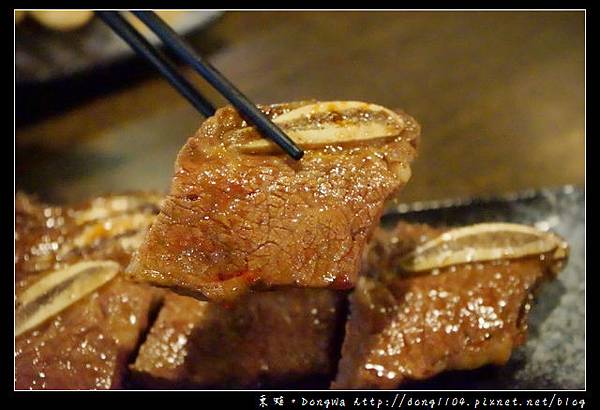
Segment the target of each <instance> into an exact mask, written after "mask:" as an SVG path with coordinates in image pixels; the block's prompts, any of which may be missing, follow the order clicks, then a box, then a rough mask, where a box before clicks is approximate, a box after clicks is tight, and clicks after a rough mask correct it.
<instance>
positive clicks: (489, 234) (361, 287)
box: [332, 223, 568, 389]
mask: <svg viewBox="0 0 600 410" xmlns="http://www.w3.org/2000/svg"><path fill="white" fill-rule="evenodd" d="M567 255H568V247H567V244H566V243H565V242H564V241H563V240H562V239H560V238H559V237H558V236H556V235H554V234H552V233H549V232H542V231H539V230H537V229H534V228H531V227H528V226H523V225H514V224H503V223H494V224H479V225H471V226H466V227H463V228H457V229H450V230H440V229H435V228H432V227H429V226H427V225H411V224H405V223H400V224H399V225H397V226H396V227H395V228H394V230H391V231H384V230H378V231H377V233H376V235H375V237H374V238H373V241H372V242H371V243H370V244H369V249H368V252H367V258H366V259H367V262H366V268H365V269H366V271H367V272H368V274H367V275H365V276H364V277H361V278H360V280H359V282H358V284H357V286H356V288H355V290H354V292H353V294H352V295H351V297H350V318H349V320H348V323H347V324H346V335H345V340H344V343H343V347H342V358H341V361H340V364H339V367H338V374H337V377H336V379H335V381H334V382H333V385H332V387H333V388H338V389H366V388H384V389H393V388H397V387H398V386H399V385H401V384H403V383H406V382H407V381H411V380H424V379H427V378H430V377H433V376H435V375H437V374H439V373H441V372H443V371H446V370H468V369H475V368H477V367H481V366H484V365H486V364H496V365H501V364H505V363H506V362H507V361H508V359H509V358H510V355H511V353H512V351H513V349H514V348H515V347H516V346H519V345H520V344H522V343H524V341H525V338H526V332H527V315H528V313H529V310H530V307H531V301H532V295H533V292H534V291H535V289H536V288H537V286H538V285H539V284H540V283H542V282H543V281H545V280H548V279H551V278H553V277H554V276H555V274H556V273H557V272H558V271H559V270H560V269H562V267H563V266H564V263H565V261H566V258H567Z"/></svg>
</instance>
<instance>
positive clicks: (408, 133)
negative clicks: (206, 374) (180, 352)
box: [128, 103, 419, 301]
mask: <svg viewBox="0 0 600 410" xmlns="http://www.w3.org/2000/svg"><path fill="white" fill-rule="evenodd" d="M306 104H307V103H293V104H281V105H277V106H267V107H262V109H263V111H264V112H265V113H267V115H269V116H270V117H272V118H277V116H279V115H283V114H285V113H287V112H290V110H292V109H293V108H298V107H302V105H306ZM397 115H399V116H400V117H401V118H402V120H403V121H404V123H405V124H406V128H405V129H404V130H403V131H402V132H401V133H400V134H399V135H398V136H397V137H396V138H394V139H393V140H386V141H375V142H370V143H368V144H358V145H356V146H344V147H342V146H334V145H329V146H326V147H323V148H320V149H309V150H307V151H306V153H305V156H304V157H303V159H302V160H301V161H298V162H296V161H294V160H292V159H291V158H289V157H287V156H286V155H284V154H283V153H277V152H274V153H246V152H240V151H239V150H236V149H235V147H236V146H239V145H240V144H242V145H243V144H244V143H245V142H247V141H246V140H247V139H248V138H250V137H249V136H248V135H250V136H252V135H253V133H252V131H249V132H246V133H244V132H237V131H239V130H242V129H245V128H244V127H246V126H247V124H246V123H245V122H244V120H243V119H242V118H241V117H240V116H239V115H238V113H237V112H236V111H235V110H234V109H232V108H230V107H225V108H222V109H220V110H218V111H217V112H216V114H215V116H214V117H211V118H209V119H207V120H206V121H205V122H204V124H202V126H201V127H200V129H199V130H198V132H197V133H196V135H195V136H193V137H192V138H190V139H189V140H188V142H187V143H186V144H185V146H184V147H183V148H182V150H181V151H180V153H179V155H178V157H177V161H176V165H175V176H174V178H173V182H172V187H171V191H170V194H169V196H168V197H167V199H166V201H165V202H164V204H163V206H162V208H161V213H160V215H159V216H158V218H157V220H156V222H155V223H154V224H153V226H152V227H151V229H150V231H149V233H148V235H147V237H146V239H145V241H144V243H143V245H142V247H141V248H140V251H139V253H138V254H137V255H136V257H135V258H134V260H133V262H132V264H131V265H130V267H129V268H128V273H129V275H130V276H131V277H132V278H133V279H134V280H138V281H147V282H150V283H152V284H155V285H158V286H164V287H170V288H172V289H174V290H176V291H177V292H180V293H184V294H190V295H193V296H196V297H198V298H199V299H206V298H208V299H212V300H220V301H228V300H229V301H230V300H232V299H234V298H236V297H238V296H239V295H241V294H243V293H244V292H246V291H247V290H248V289H249V288H252V287H258V288H260V287H262V288H264V287H278V286H290V285H292V286H298V287H329V288H335V289H347V288H349V287H351V286H352V285H353V283H354V282H355V279H356V275H357V272H358V270H359V267H360V259H361V255H362V251H363V248H364V246H365V243H366V241H367V240H368V238H369V236H370V234H371V233H372V230H373V229H374V227H375V226H376V225H377V222H378V220H379V217H380V215H381V212H382V210H383V206H384V201H385V200H386V199H388V198H389V197H390V196H391V195H392V194H394V193H395V192H397V191H398V190H399V189H400V188H401V187H402V186H403V185H404V184H405V183H406V181H407V180H408V177H409V173H410V168H409V164H410V162H411V161H412V159H413V158H414V156H415V148H416V145H417V140H418V135H419V127H418V125H417V123H416V122H415V121H414V119H412V118H411V117H409V116H408V115H406V114H403V113H400V114H397ZM329 120H331V119H329ZM329 120H328V121H329ZM311 121H313V123H311V124H312V125H313V126H314V127H315V128H317V129H318V128H319V126H320V123H319V121H320V120H319V119H318V118H317V119H314V120H311ZM254 134H255V133H254ZM253 137H256V135H254V136H253ZM399 170H401V171H399ZM399 175H401V176H399Z"/></svg>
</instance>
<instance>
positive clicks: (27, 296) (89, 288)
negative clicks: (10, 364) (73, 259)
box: [15, 261, 121, 336]
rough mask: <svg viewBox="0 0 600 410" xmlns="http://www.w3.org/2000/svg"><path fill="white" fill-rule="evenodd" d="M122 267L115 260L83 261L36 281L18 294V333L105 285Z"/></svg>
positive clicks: (16, 316) (16, 331) (16, 308)
mask: <svg viewBox="0 0 600 410" xmlns="http://www.w3.org/2000/svg"><path fill="white" fill-rule="evenodd" d="M120 270H121V267H120V265H119V264H118V263H116V262H114V261H86V262H79V263H76V264H74V265H71V266H67V267H66V268H63V269H59V270H57V271H54V272H52V273H50V274H48V275H45V276H44V277H43V278H42V279H40V280H38V281H37V282H35V283H33V284H32V285H31V286H29V287H28V288H27V289H26V290H25V291H23V292H22V293H21V294H20V295H18V296H17V301H16V307H15V336H19V335H21V334H22V333H24V332H26V331H28V330H30V329H32V328H34V327H36V326H38V325H39V324H41V323H43V322H44V321H46V320H47V319H49V318H51V317H53V316H55V315H56V314H58V313H60V312H61V311H62V310H64V309H65V308H67V307H69V306H70V305H72V304H73V303H75V302H77V301H78V300H80V299H81V298H83V297H84V296H87V295H88V294H90V293H92V292H93V291H94V290H96V289H98V288H99V287H100V286H102V285H104V284H105V283H107V282H108V281H110V280H111V279H112V278H114V277H115V276H116V275H117V273H119V271H120Z"/></svg>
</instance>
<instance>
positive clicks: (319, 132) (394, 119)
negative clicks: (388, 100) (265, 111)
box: [234, 101, 406, 153]
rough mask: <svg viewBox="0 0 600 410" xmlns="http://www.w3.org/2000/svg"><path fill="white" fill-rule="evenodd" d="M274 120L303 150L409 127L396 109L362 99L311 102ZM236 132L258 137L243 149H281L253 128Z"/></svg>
mask: <svg viewBox="0 0 600 410" xmlns="http://www.w3.org/2000/svg"><path fill="white" fill-rule="evenodd" d="M273 122H274V123H275V124H277V125H278V126H279V127H280V128H281V129H282V130H283V131H284V132H285V133H286V134H287V135H288V136H289V137H290V138H291V139H292V140H294V142H295V143H296V144H297V145H298V146H299V147H301V148H303V149H314V148H322V147H326V146H328V145H345V144H351V143H357V142H365V141H374V140H380V139H388V138H394V137H397V136H399V135H400V133H401V132H402V131H403V130H404V129H405V128H406V124H405V121H404V120H403V118H402V117H401V116H400V115H398V114H397V113H395V112H393V111H392V110H389V109H387V108H385V107H382V106H380V105H376V104H368V103H364V102H359V101H330V102H318V103H314V104H309V105H305V106H302V107H300V108H296V109H294V110H292V111H289V112H287V113H285V114H282V115H280V116H278V117H276V118H275V119H273ZM234 132H235V133H238V134H239V135H242V136H243V135H245V134H249V135H252V136H253V137H254V138H255V139H252V140H250V141H245V142H243V143H241V144H239V145H237V146H236V148H237V149H239V150H240V151H242V152H246V153H271V152H279V151H280V149H279V148H278V147H277V145H275V144H274V143H273V142H271V141H269V140H267V139H265V138H260V135H259V134H257V132H256V130H255V129H254V128H253V127H246V128H242V129H241V130H236V131H234Z"/></svg>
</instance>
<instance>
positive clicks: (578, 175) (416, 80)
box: [15, 11, 585, 202]
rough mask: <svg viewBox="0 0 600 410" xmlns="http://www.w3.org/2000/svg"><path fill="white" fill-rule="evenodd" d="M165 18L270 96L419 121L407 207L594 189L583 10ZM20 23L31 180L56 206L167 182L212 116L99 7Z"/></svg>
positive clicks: (244, 85)
mask: <svg viewBox="0 0 600 410" xmlns="http://www.w3.org/2000/svg"><path fill="white" fill-rule="evenodd" d="M65 13H66V14H65ZM163 17H164V18H166V19H167V21H168V22H169V23H170V24H171V25H172V26H173V27H174V28H176V30H177V31H178V32H180V33H181V34H183V35H185V36H186V38H187V39H188V40H189V41H190V42H191V43H192V44H193V45H194V46H195V47H196V48H197V50H199V51H200V52H201V53H202V54H203V55H205V56H206V57H207V58H208V59H209V60H210V61H211V62H212V64H214V65H215V66H216V67H217V68H218V69H219V70H221V72H222V73H223V74H225V75H226V76H227V77H228V78H229V79H230V80H231V81H233V82H234V83H235V84H236V85H237V86H238V87H239V88H240V89H241V90H242V91H243V92H245V93H246V94H247V95H248V97H250V98H251V99H252V100H254V101H255V102H257V103H271V102H281V101H293V100H302V99H309V98H316V99H321V100H334V99H336V100H340V99H349V100H363V101H369V102H375V103H378V104H381V105H385V106H388V107H394V108H395V107H397V108H402V109H404V110H405V111H407V112H408V113H410V114H411V115H413V116H414V117H416V118H417V120H418V121H419V122H420V123H421V125H422V128H423V133H422V145H421V150H420V156H419V159H418V160H417V162H416V164H415V166H414V169H413V170H414V172H413V180H412V182H411V183H410V184H409V185H408V186H407V188H406V189H405V191H404V192H403V193H402V195H401V199H400V200H401V201H402V202H411V201H417V200H433V199H443V198H454V197H470V196H479V195H488V194H503V193H508V192H513V191H518V190H523V189H529V188H541V187H553V186H558V185H563V184H575V185H581V186H582V185H583V183H584V173H585V164H584V143H585V140H584V112H585V83H584V80H585V54H584V45H585V44H584V43H585V34H584V33H585V28H584V23H585V15H584V13H583V12H215V11H194V12H192V11H179V12H170V13H167V12H163ZM15 25H16V26H15V38H16V44H15V72H16V78H15V81H16V113H15V115H16V123H17V129H16V136H15V138H16V161H17V164H16V165H17V169H16V183H17V189H19V190H24V191H26V192H28V193H35V194H38V195H39V196H40V197H41V198H42V199H44V200H48V201H52V202H71V201H76V200H80V199H84V198H86V197H89V196H92V195H97V194H100V193H105V192H115V191H127V190H148V189H152V190H158V191H166V190H167V189H168V186H169V181H170V178H171V176H172V170H173V163H174V159H175V155H176V153H177V151H178V149H179V148H180V147H181V146H182V144H183V143H184V142H185V140H186V139H187V138H188V137H189V136H190V135H192V134H193V133H194V131H195V130H196V129H197V128H198V126H199V125H200V123H201V122H202V121H203V118H202V117H201V116H200V115H199V114H198V113H197V112H196V111H195V110H194V109H193V108H192V107H191V106H190V105H189V104H188V103H187V101H186V100H184V99H183V98H182V97H180V96H179V94H177V92H176V91H174V90H173V89H172V88H171V86H170V85H169V84H168V83H167V82H166V81H165V80H163V79H162V78H161V77H160V76H159V75H158V74H156V73H155V72H154V71H153V69H152V68H150V67H149V66H147V65H146V63H145V62H144V61H142V60H140V59H138V58H137V57H136V56H135V55H134V54H133V53H132V52H131V51H130V50H128V48H127V46H125V45H124V43H122V42H121V40H120V39H119V38H118V37H116V36H115V35H114V34H112V33H111V32H110V30H109V29H108V28H106V27H105V26H104V25H103V23H102V22H101V21H99V20H98V19H97V18H96V17H94V16H93V13H91V12H81V11H80V12H62V13H56V12H54V13H52V12H26V13H23V12H16V14H15ZM184 72H185V73H186V74H187V75H188V78H189V79H191V80H192V81H193V82H194V83H195V84H197V85H198V87H199V88H200V89H201V90H202V92H203V93H205V95H207V96H209V97H210V99H211V100H212V101H214V102H215V103H216V105H223V104H224V101H223V99H222V98H221V97H220V96H218V95H217V93H216V92H214V91H213V90H212V89H211V88H210V87H209V86H207V85H206V84H205V83H204V81H203V80H202V79H200V78H199V77H198V76H197V75H193V74H192V73H191V71H190V70H189V69H186V68H184Z"/></svg>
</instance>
